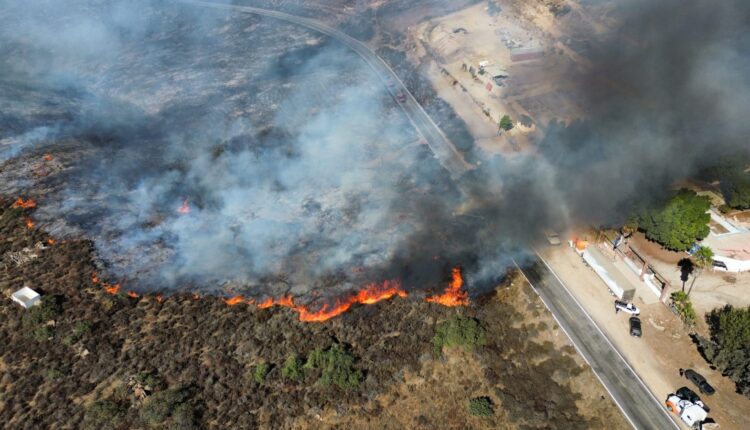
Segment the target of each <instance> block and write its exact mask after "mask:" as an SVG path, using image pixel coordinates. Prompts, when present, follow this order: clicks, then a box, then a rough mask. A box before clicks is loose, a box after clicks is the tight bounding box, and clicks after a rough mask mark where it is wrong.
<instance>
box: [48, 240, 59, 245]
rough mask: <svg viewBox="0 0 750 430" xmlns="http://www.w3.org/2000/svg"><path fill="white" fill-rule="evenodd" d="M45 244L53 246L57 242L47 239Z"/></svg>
mask: <svg viewBox="0 0 750 430" xmlns="http://www.w3.org/2000/svg"><path fill="white" fill-rule="evenodd" d="M47 243H49V244H50V245H54V244H56V243H57V241H56V240H55V239H47Z"/></svg>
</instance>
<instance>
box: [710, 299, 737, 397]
mask: <svg viewBox="0 0 750 430" xmlns="http://www.w3.org/2000/svg"><path fill="white" fill-rule="evenodd" d="M706 320H707V322H708V325H709V329H710V331H711V340H710V341H709V340H706V339H703V338H699V341H700V346H701V349H702V350H703V354H704V355H705V357H706V359H707V360H708V361H710V362H711V363H712V364H713V365H715V366H716V367H717V368H718V369H719V370H721V372H722V374H724V375H726V376H728V377H729V378H730V379H731V380H732V381H734V383H735V384H737V391H739V392H740V393H742V394H744V395H745V396H747V397H748V398H750V307H746V308H734V307H732V306H731V305H727V306H725V307H723V308H718V309H714V310H713V311H711V313H709V314H708V315H706Z"/></svg>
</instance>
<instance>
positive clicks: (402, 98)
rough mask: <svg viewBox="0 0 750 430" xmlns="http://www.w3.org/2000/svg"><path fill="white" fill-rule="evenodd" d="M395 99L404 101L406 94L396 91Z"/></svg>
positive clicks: (400, 101)
mask: <svg viewBox="0 0 750 430" xmlns="http://www.w3.org/2000/svg"><path fill="white" fill-rule="evenodd" d="M396 100H398V102H399V103H403V102H405V101H406V96H405V95H404V93H398V94H396Z"/></svg>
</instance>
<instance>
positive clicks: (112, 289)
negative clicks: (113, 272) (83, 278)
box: [91, 272, 130, 295]
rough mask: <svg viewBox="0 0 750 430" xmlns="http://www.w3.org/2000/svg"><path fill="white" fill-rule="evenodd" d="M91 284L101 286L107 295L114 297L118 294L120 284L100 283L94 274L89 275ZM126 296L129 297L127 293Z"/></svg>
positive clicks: (97, 276)
mask: <svg viewBox="0 0 750 430" xmlns="http://www.w3.org/2000/svg"><path fill="white" fill-rule="evenodd" d="M91 282H92V283H93V284H94V285H101V286H102V287H103V288H104V291H106V292H107V294H112V295H115V294H117V293H119V292H120V284H108V283H106V282H104V281H102V280H101V278H99V275H98V274H97V273H96V272H93V273H91ZM128 295H130V293H128Z"/></svg>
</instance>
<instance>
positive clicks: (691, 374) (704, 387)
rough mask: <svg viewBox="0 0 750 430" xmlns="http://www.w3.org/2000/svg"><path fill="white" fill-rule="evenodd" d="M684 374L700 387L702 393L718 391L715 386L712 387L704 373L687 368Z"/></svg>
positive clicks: (708, 393) (710, 393)
mask: <svg viewBox="0 0 750 430" xmlns="http://www.w3.org/2000/svg"><path fill="white" fill-rule="evenodd" d="M684 375H685V377H686V378H687V379H688V380H689V381H690V382H692V383H693V384H695V385H696V386H697V387H698V389H699V390H700V392H701V393H702V394H707V395H709V396H710V395H712V394H713V393H715V392H716V390H714V387H712V386H711V384H709V383H708V381H706V378H704V377H703V375H701V374H700V373H698V372H696V371H695V370H693V369H687V370H686V371H685V373H684Z"/></svg>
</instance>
